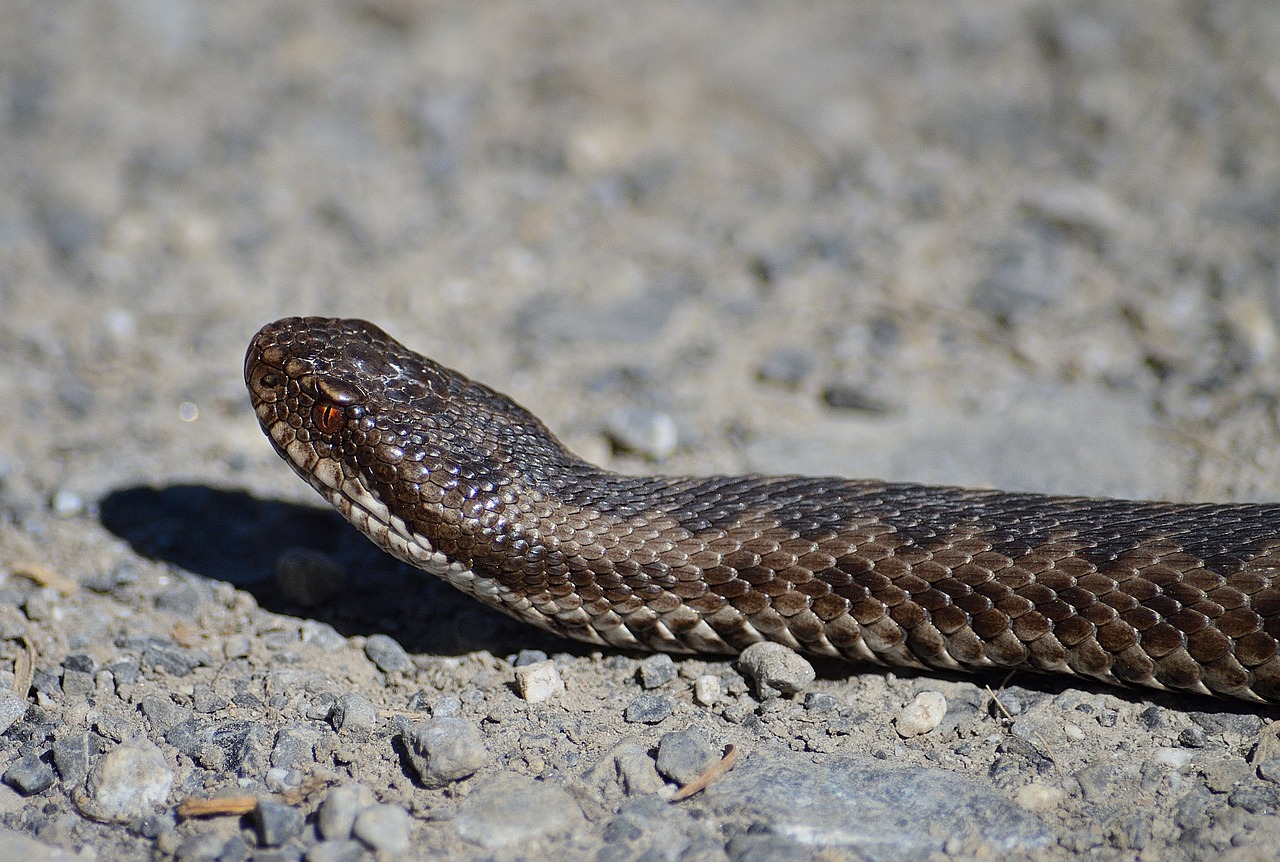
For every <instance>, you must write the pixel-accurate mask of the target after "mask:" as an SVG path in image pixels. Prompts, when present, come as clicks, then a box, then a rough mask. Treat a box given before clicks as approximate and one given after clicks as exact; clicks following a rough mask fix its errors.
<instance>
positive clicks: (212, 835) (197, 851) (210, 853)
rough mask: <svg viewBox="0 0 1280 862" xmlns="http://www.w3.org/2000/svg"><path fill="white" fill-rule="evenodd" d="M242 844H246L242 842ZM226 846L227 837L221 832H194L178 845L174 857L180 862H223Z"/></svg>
mask: <svg viewBox="0 0 1280 862" xmlns="http://www.w3.org/2000/svg"><path fill="white" fill-rule="evenodd" d="M236 837H237V838H238V837H239V836H236ZM241 843H242V844H243V843H244V842H243V841H241ZM226 845H227V837H226V836H225V835H223V834H222V833H220V832H215V831H213V830H205V831H201V832H193V833H192V834H190V835H188V836H187V837H186V838H183V839H182V843H181V844H179V845H178V852H177V853H175V854H174V855H175V857H176V858H177V860H178V862H222V854H223V850H224V849H226ZM248 849H249V848H248V847H246V848H245V850H246V851H247V850H248ZM233 852H234V851H233Z"/></svg>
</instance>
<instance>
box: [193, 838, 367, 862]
mask: <svg viewBox="0 0 1280 862" xmlns="http://www.w3.org/2000/svg"><path fill="white" fill-rule="evenodd" d="M368 852H369V851H368V850H367V849H365V845H363V844H361V843H360V842H359V841H352V840H349V839H345V840H340V841H321V842H320V843H319V844H316V845H315V846H314V847H312V848H311V849H310V850H308V851H307V855H306V860H307V862H364V860H365V859H366V858H367V857H368ZM218 862H222V860H221V859H219V860H218Z"/></svg>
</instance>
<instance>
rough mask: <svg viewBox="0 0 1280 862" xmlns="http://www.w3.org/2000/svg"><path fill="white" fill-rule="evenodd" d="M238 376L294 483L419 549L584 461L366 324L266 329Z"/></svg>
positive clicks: (329, 322)
mask: <svg viewBox="0 0 1280 862" xmlns="http://www.w3.org/2000/svg"><path fill="white" fill-rule="evenodd" d="M244 374H245V383H246V385H247V386H248V388H249V394H250V399H251V401H252V403H253V408H254V412H255V413H256V414H257V417H258V421H259V423H260V424H261V425H262V428H263V430H264V431H265V432H266V434H267V436H268V437H269V438H270V439H271V442H272V444H273V445H274V446H275V449H276V451H277V452H279V453H280V455H281V456H282V457H283V458H284V459H285V460H286V461H287V462H288V463H289V465H290V466H291V467H292V468H293V469H294V471H295V472H296V473H297V474H298V475H299V476H301V477H302V478H303V479H305V480H306V481H307V482H309V483H310V484H311V485H312V486H313V487H314V488H315V489H316V490H317V491H319V492H320V493H321V494H322V495H323V496H325V498H326V499H328V500H329V501H330V502H331V503H333V504H334V505H335V506H337V507H338V508H339V510H341V511H343V512H344V513H346V514H347V516H348V518H350V519H352V520H357V519H359V518H361V517H367V518H369V519H373V520H374V521H376V522H379V523H381V524H384V525H387V524H390V525H392V526H394V525H395V524H396V523H397V522H398V523H399V524H401V525H405V524H408V525H411V527H412V529H411V530H410V532H413V533H415V534H416V535H418V536H419V537H423V538H422V539H419V540H428V541H432V542H435V541H438V540H440V539H441V538H442V537H445V536H447V535H452V534H453V533H455V532H457V523H456V522H457V520H458V519H459V517H460V516H466V517H468V518H472V519H474V518H476V517H478V516H480V515H481V514H482V513H484V515H485V516H486V517H487V518H490V519H494V520H493V523H491V524H490V526H491V527H492V526H495V525H496V526H498V527H499V528H500V527H501V525H502V523H505V521H504V519H503V517H502V516H501V515H500V514H499V513H500V512H502V510H503V509H504V508H505V507H507V506H509V505H511V504H512V503H513V502H514V501H515V499H516V498H517V497H518V496H519V494H520V493H521V489H522V488H524V487H528V486H530V485H535V484H538V483H541V482H545V481H546V478H547V476H546V473H547V472H548V471H551V472H554V471H555V470H556V469H557V468H558V466H560V465H581V464H582V463H583V462H581V461H579V460H578V459H576V458H575V457H574V456H572V455H570V454H569V453H567V452H566V451H565V450H564V449H563V447H561V446H560V444H559V443H558V442H557V441H556V439H555V437H554V436H553V435H552V434H551V432H550V431H548V430H547V429H546V427H545V426H543V425H542V423H541V422H540V421H539V420H538V419H537V418H536V417H534V416H533V415H532V414H531V413H529V412H528V411H526V410H525V409H524V408H522V407H520V406H519V405H517V404H515V403H514V402H513V401H511V400H510V399H509V398H507V397H506V396H504V395H501V394H499V393H497V392H495V391H493V390H492V389H489V388H488V387H486V386H483V385H481V384H479V383H476V382H474V381H472V380H470V379H468V378H467V377H465V376H463V375H462V374H459V373H458V372H456V371H452V370H450V369H448V368H445V367H444V366H442V365H440V364H439V363H436V362H434V361H432V360H430V359H428V358H426V357H425V356H421V355H419V354H417V353H414V352H413V351H411V350H409V349H408V348H406V347H404V346H403V345H402V344H400V343H399V342H397V341H396V340H395V339H393V338H392V337H391V336H389V335H387V334H386V333H385V332H383V331H382V330H381V329H379V328H378V327H376V326H374V325H373V324H371V323H367V322H365V321H363V320H337V319H329V318H316V317H308V318H297V317H295V318H288V319H285V320H280V321H277V322H275V323H271V324H268V325H267V326H264V327H263V328H262V329H261V330H260V331H259V332H258V334H257V335H256V336H255V337H254V339H253V341H252V342H251V343H250V345H249V351H248V353H247V355H246V357H245V369H244ZM530 464H532V465H536V466H535V467H532V468H530V467H527V466H525V465H530ZM530 469H533V470H537V471H539V475H538V476H536V477H534V476H528V475H526V472H527V471H528V470H530ZM353 513H354V514H353ZM406 529H408V528H406Z"/></svg>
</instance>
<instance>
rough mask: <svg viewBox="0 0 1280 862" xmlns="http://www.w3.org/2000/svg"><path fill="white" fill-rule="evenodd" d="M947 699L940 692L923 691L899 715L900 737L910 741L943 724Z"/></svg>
mask: <svg viewBox="0 0 1280 862" xmlns="http://www.w3.org/2000/svg"><path fill="white" fill-rule="evenodd" d="M946 714H947V699H946V698H945V697H943V696H942V694H941V693H940V692H936V691H922V692H920V693H919V694H917V695H916V696H915V699H914V700H913V701H911V703H909V704H907V705H906V706H904V707H903V708H902V711H901V712H899V713H898V719H897V728H898V736H901V737H902V738H903V739H910V738H911V737H913V736H920V735H921V734H924V733H928V732H929V731H931V730H933V729H934V728H936V727H937V726H938V725H939V724H941V723H942V719H943V717H944V716H946Z"/></svg>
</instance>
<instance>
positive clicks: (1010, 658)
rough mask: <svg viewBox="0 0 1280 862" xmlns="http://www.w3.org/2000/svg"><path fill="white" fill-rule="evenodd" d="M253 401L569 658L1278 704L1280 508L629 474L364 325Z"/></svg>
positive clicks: (262, 356) (255, 384) (309, 343)
mask: <svg viewBox="0 0 1280 862" xmlns="http://www.w3.org/2000/svg"><path fill="white" fill-rule="evenodd" d="M245 379H246V382H247V383H248V385H249V389H250V393H251V396H252V399H253V404H254V408H255V410H256V412H257V414H258V417H259V420H260V422H261V423H262V425H263V427H264V429H265V430H266V431H267V432H268V435H269V436H272V440H273V443H274V444H275V445H276V447H277V449H278V450H279V451H280V452H281V454H282V455H284V456H285V458H286V459H287V460H289V461H290V463H291V464H293V466H294V469H295V470H297V471H298V472H299V473H301V474H303V475H304V476H307V475H308V473H309V472H310V471H311V470H312V469H320V468H319V467H318V466H317V465H319V464H322V463H328V461H327V460H326V459H333V460H336V461H338V462H340V464H341V470H342V475H343V476H345V477H350V478H356V479H357V480H358V481H359V482H360V483H361V484H362V485H363V487H364V488H365V490H366V491H367V492H368V493H369V494H372V495H373V496H374V497H375V498H377V499H378V500H380V501H381V502H382V503H383V504H384V505H385V506H387V507H388V508H389V509H390V510H391V511H392V512H393V513H394V514H396V515H398V516H399V517H400V518H402V519H403V520H404V521H405V523H406V524H408V525H409V527H410V529H411V530H412V531H413V533H414V534H416V535H418V536H422V537H425V539H426V540H428V541H429V542H430V543H431V545H432V547H433V548H434V549H435V550H437V551H440V552H442V553H444V554H445V555H447V556H448V557H449V558H450V559H453V560H455V561H457V562H458V563H461V564H462V565H464V566H467V567H469V568H471V569H472V571H473V572H474V573H475V574H476V575H477V576H479V577H480V578H489V579H494V580H496V581H498V582H500V583H501V584H502V585H504V586H505V587H507V588H508V589H510V590H512V591H514V592H515V593H516V594H517V595H522V596H524V597H525V598H527V599H528V601H529V602H530V603H531V604H532V605H533V607H534V608H536V609H537V610H538V612H539V613H540V614H542V617H541V618H540V621H541V623H542V624H543V625H544V626H545V627H546V628H548V629H550V630H552V631H556V632H559V633H561V634H565V635H568V636H571V637H580V638H583V639H585V640H592V641H596V642H601V641H604V642H608V643H625V642H626V639H625V638H622V637H621V634H622V633H621V631H620V628H619V627H622V628H625V629H626V630H627V632H629V633H630V636H631V637H633V638H634V639H635V640H636V641H637V642H639V643H640V644H642V645H649V646H654V647H663V648H669V649H674V650H682V649H693V648H695V647H699V648H719V649H725V650H737V649H741V648H742V647H744V646H746V645H747V644H749V643H752V642H754V641H756V640H759V639H760V638H762V637H765V638H775V639H778V640H782V641H783V642H785V643H789V644H792V645H794V646H798V647H799V648H801V649H802V650H806V651H812V652H815V653H821V654H831V653H833V652H834V653H836V654H840V655H844V656H846V657H848V658H850V659H855V660H860V659H864V658H873V659H875V660H877V661H881V662H885V663H889V664H901V665H908V666H913V667H927V666H933V667H943V668H954V667H957V666H959V667H967V668H972V669H978V670H980V669H983V668H989V667H1013V668H1024V669H1028V670H1038V671H1045V672H1050V673H1075V674H1080V675H1084V676H1088V677H1091V678H1094V679H1098V680H1102V681H1104V682H1110V683H1121V684H1123V683H1133V684H1140V685H1151V686H1157V687H1167V688H1175V689H1188V690H1191V691H1199V692H1203V691H1209V692H1215V693H1218V694H1222V695H1226V696H1232V697H1238V698H1242V699H1246V700H1255V701H1256V700H1266V701H1272V702H1277V701H1280V649H1278V644H1277V638H1278V637H1280V506H1276V505H1256V504H1239V505H1213V504H1172V503H1139V502H1132V501H1124V500H1087V499H1079V498H1065V497H1047V496H1039V495H1034V494H1005V493H1001V492H996V491H970V490H964V489H957V488H930V487H924V486H918V485H906V484H889V483H882V482H873V481H863V482H855V481H847V480H842V479H830V478H806V477H781V478H765V477H758V476H737V477H728V476H720V477H708V478H667V477H625V476H619V475H617V474H612V473H607V472H604V471H601V470H599V469H598V468H596V467H594V466H592V465H590V464H587V463H586V462H584V461H582V460H580V459H578V458H577V457H575V456H574V455H572V454H571V453H569V452H567V451H566V450H564V448H563V447H562V446H561V445H560V444H559V442H558V441H557V440H556V439H555V437H554V436H553V435H552V434H551V433H550V432H549V431H548V430H547V429H546V428H545V427H544V426H543V425H542V423H541V422H539V421H538V419H537V418H536V417H534V416H533V415H532V414H530V413H528V412H527V411H525V410H524V409H523V408H521V407H519V406H518V405H516V404H514V403H513V402H511V401H510V400H509V399H507V398H506V397H505V396H502V395H500V394H498V393H496V392H494V391H492V390H490V389H488V388H487V387H484V386H482V385H480V384H477V383H475V382H473V381H470V380H468V379H467V378H465V377H463V376H462V375H460V374H458V373H456V372H454V371H450V370H449V369H447V368H444V367H442V366H440V365H438V364H436V363H434V362H432V361H431V360H429V359H426V358H425V357H422V356H419V355H417V354H415V353H413V352H412V351H409V350H407V349H406V348H404V347H403V346H402V345H400V344H398V343H397V342H395V341H394V340H393V339H391V338H390V337H389V336H387V335H386V334H385V333H383V332H382V331H381V330H379V329H378V328H377V327H374V326H372V325H371V324H368V323H365V322H363V321H339V320H328V319H321V318H305V319H300V318H292V319H288V320H283V321H279V322H278V323H274V324H271V325H269V326H267V327H264V328H263V330H262V331H261V332H259V333H258V335H257V336H256V337H255V339H254V341H253V343H252V344H251V345H250V348H249V352H248V354H247V356H246V360H245ZM273 432H274V435H273ZM295 441H296V442H295ZM298 442H300V443H302V444H305V446H306V447H307V449H306V451H305V453H304V454H300V455H299V460H298V461H297V462H294V460H293V458H292V457H291V456H290V455H289V453H288V452H287V450H288V449H289V448H290V444H291V443H293V444H294V448H296V446H297V443H298ZM354 502H357V503H358V501H354ZM504 609H506V608H504ZM508 610H509V609H508ZM526 614H527V612H526ZM699 620H702V621H704V622H705V623H706V624H707V625H708V626H710V627H711V629H712V630H714V631H715V632H716V633H717V634H718V635H719V637H720V638H721V643H720V645H719V646H717V644H715V643H714V642H710V641H709V640H708V639H707V637H706V636H705V631H704V630H702V628H701V627H700V626H699Z"/></svg>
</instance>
